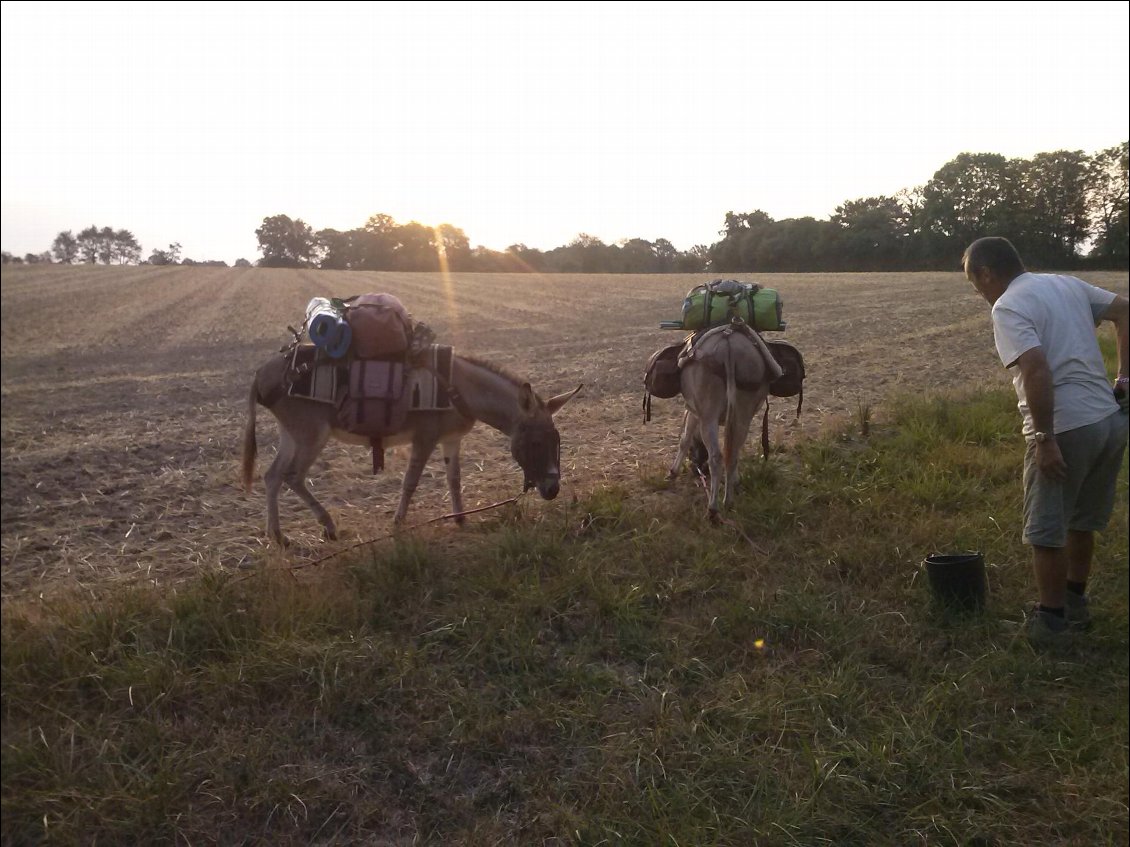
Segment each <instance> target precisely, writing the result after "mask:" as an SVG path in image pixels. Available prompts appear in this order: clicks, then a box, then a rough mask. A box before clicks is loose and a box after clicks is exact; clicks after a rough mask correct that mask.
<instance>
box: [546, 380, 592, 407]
mask: <svg viewBox="0 0 1130 847" xmlns="http://www.w3.org/2000/svg"><path fill="white" fill-rule="evenodd" d="M584 387H585V384H584V383H583V382H582V383H581V384H580V385H578V386H577V387H576V388H574V389H573V390H572V391H566V392H565V393H564V394H558V395H557V396H556V397H550V398H549V399H548V400H546V401H545V408H546V409H548V410H549V413H550V414H551V415H556V414H557V412H558V410H559V409H560V408H561V407H562V406H564V405H565V404H566V403H568V402H569V401H570V400H572V399H573V395H574V394H576V393H577V392H578V391H580V390H581V389H582V388H584Z"/></svg>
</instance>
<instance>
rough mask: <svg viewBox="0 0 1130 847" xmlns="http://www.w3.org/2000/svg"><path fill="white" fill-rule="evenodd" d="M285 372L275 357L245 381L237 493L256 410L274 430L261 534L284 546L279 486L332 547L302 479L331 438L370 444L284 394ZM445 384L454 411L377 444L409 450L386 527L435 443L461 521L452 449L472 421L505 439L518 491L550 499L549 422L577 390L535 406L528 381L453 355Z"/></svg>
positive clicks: (553, 442)
mask: <svg viewBox="0 0 1130 847" xmlns="http://www.w3.org/2000/svg"><path fill="white" fill-rule="evenodd" d="M287 368H288V363H287V360H286V358H285V357H283V356H277V355H276V356H274V357H272V358H271V359H270V360H269V361H268V362H266V363H265V364H263V365H262V366H261V367H260V368H259V369H258V370H257V371H256V372H255V377H254V379H253V380H252V382H251V390H250V392H249V394H248V400H247V409H248V416H247V425H246V427H245V429H244V434H243V463H242V472H243V473H242V477H243V485H244V488H245V490H247V491H250V490H251V486H252V477H253V475H254V472H255V458H256V454H257V451H258V448H257V445H256V441H255V411H256V406H258V405H263V406H265V407H267V408H268V409H269V410H270V412H271V413H272V414H273V415H274V416H275V418H276V419H277V420H278V424H279V447H278V454H277V455H276V456H275V460H274V462H272V463H271V467H270V468H269V469H268V470H267V472H266V474H265V475H264V477H263V480H264V482H265V483H266V487H267V535H268V536H269V537H270V538H271V539H273V540H274V541H275V542H276V543H278V544H279V545H280V546H285V545H286V544H287V543H288V542H287V540H286V538H285V537H284V536H283V533H282V530H281V529H280V527H279V491H280V489H281V488H282V486H283V484H284V483H285V484H286V485H287V487H288V488H290V489H291V490H292V491H293V492H294V493H296V494H297V495H298V496H299V497H301V498H302V500H303V502H305V503H306V505H307V506H309V507H310V509H311V511H313V512H314V515H315V517H317V519H318V522H319V523H321V525H322V530H323V533H324V535H325V537H326V538H327V539H328V540H334V539H336V538H337V527H336V526H335V525H334V521H333V518H331V517H330V514H329V512H327V511H326V509H325V507H324V506H322V504H321V503H319V502H318V499H317V498H316V497H315V496H314V494H313V493H312V492H311V491H310V489H309V488H307V486H306V474H307V473H308V472H309V470H310V466H311V465H312V464H313V463H314V460H315V459H317V458H318V455H319V454H320V453H321V452H322V449H323V448H324V447H325V446H326V443H327V442H328V441H329V439H330V438H331V437H333V438H336V439H338V440H339V441H343V442H345V443H347V444H359V445H366V446H368V445H369V444H370V441H369V439H368V438H366V437H364V436H358V435H352V434H350V433H349V432H346V431H344V430H342V429H339V428H338V424H337V418H336V414H335V410H334V407H333V405H332V404H329V403H320V402H317V401H313V400H310V399H306V398H302V397H294V396H290V395H288V394H287V391H286V378H287ZM445 382H446V383H447V384H446V388H447V389H448V393H449V395H450V396H451V398H452V401H453V405H454V406H455V408H454V409H448V410H441V411H437V410H429V411H411V412H409V413H408V419H407V422H406V423H405V426H404V428H403V429H402V430H401V431H400V432H398V433H396V434H395V435H392V436H389V437H387V438H385V439H384V444H385V445H386V446H390V447H391V446H396V445H398V444H411V445H412V453H411V457H410V458H409V461H408V468H407V470H405V472H404V480H403V482H402V484H401V488H400V503H399V505H397V507H396V514H395V516H394V518H393V520H394V523H395V524H398V525H399V524H401V523H403V521H404V518H405V516H406V515H407V514H408V504H409V502H410V501H411V500H412V495H413V493H414V492H415V491H416V486H417V484H418V483H419V482H420V475H421V474H422V473H423V471H424V466H425V465H426V464H427V462H428V458H429V457H430V456H431V454H432V452H433V451H434V450H435V447H436V444H439V445H440V446H441V447H442V451H443V461H444V466H445V470H446V473H447V486H448V490H449V491H450V492H451V505H452V511H453V512H455V513H456V515H457V517H456V520H457V521H458V522H460V523H462V521H463V518H462V517H459V516H458V515H459V513H460V512H462V511H463V491H462V477H461V472H460V468H459V447H460V442H461V441H462V439H463V436H465V435H466V434H467V433H468V432H470V431H471V428H472V427H473V426H474V425H475V422H476V421H482V422H483V423H485V424H487V425H488V426H490V427H493V428H494V429H497V430H498V431H499V432H501V433H503V434H504V435H506V436H508V437H509V438H510V454H511V455H512V456H513V457H514V459H515V460H516V461H517V462H518V464H519V466H520V467H521V468H522V472H523V474H524V476H525V479H524V488H523V490H524V491H529V490H530V489H531V488H536V489H537V491H538V493H539V494H540V495H541V496H542V498H544V499H546V500H552V499H553V498H555V497H556V496H557V493H558V491H559V488H560V481H561V467H560V449H561V448H560V444H561V441H560V436H559V435H558V432H557V428H556V427H555V426H554V424H553V415H554V414H555V413H556V412H557V411H558V410H559V409H561V407H562V406H564V405H565V404H566V403H567V402H568V401H569V400H570V399H571V398H572V397H573V395H575V394H576V393H577V392H578V391H580V390H581V388H582V387H583V386H582V385H578V386H577V387H576V388H575V389H573V390H572V391H570V392H567V393H565V394H559V395H557V396H556V397H553V398H551V399H549V400H542V399H541V398H540V397H539V396H538V395H537V394H536V393H535V392H534V390H533V388H532V387H531V386H530V384H529V383H528V382H526V381H524V380H521V379H519V378H517V377H515V376H513V375H511V374H508V373H507V372H505V371H504V370H502V369H501V368H498V367H496V366H494V365H492V364H490V363H488V362H485V361H483V360H481V359H477V358H474V357H471V356H460V355H454V356H453V357H452V369H451V377H450V380H445Z"/></svg>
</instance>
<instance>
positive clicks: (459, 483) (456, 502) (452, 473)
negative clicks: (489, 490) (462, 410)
mask: <svg viewBox="0 0 1130 847" xmlns="http://www.w3.org/2000/svg"><path fill="white" fill-rule="evenodd" d="M462 442H463V437H462V436H459V437H458V438H448V439H445V440H444V441H442V442H440V447H441V448H442V450H443V468H444V470H445V471H446V472H447V490H448V492H449V493H450V494H451V511H452V512H453V513H454V514H455V515H456V518H455V522H456V523H457V524H459V525H462V524H463V523H464V522H465V521H466V520H467V518H465V517H464V516H463V515H462V514H460V513H461V512H462V511H463V471H462V469H461V468H460V467H459V447H460V446H461V444H462Z"/></svg>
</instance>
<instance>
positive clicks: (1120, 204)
mask: <svg viewBox="0 0 1130 847" xmlns="http://www.w3.org/2000/svg"><path fill="white" fill-rule="evenodd" d="M1128 148H1130V144H1128V143H1127V142H1125V141H1123V142H1122V143H1121V144H1117V145H1115V146H1114V147H1108V148H1107V149H1105V150H1101V151H1099V152H1098V153H1096V154H1095V155H1094V156H1093V157H1092V158H1091V163H1090V167H1089V168H1088V172H1087V207H1088V212H1089V217H1090V223H1091V235H1092V237H1093V238H1094V241H1095V244H1094V249H1093V250H1092V251H1091V256H1092V257H1093V258H1095V259H1098V260H1099V261H1101V262H1103V263H1105V264H1108V265H1110V266H1111V267H1118V268H1125V267H1126V266H1127V264H1130V213H1128V205H1130V204H1128V194H1130V191H1128V188H1130V168H1128V156H1127V152H1128Z"/></svg>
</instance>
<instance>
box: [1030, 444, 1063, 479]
mask: <svg viewBox="0 0 1130 847" xmlns="http://www.w3.org/2000/svg"><path fill="white" fill-rule="evenodd" d="M1036 467H1037V468H1039V469H1040V473H1042V474H1043V475H1044V476H1046V477H1047V478H1048V479H1054V480H1055V481H1056V482H1063V481H1064V480H1065V479H1067V462H1065V461H1063V453H1061V452H1060V450H1059V445H1058V444H1056V441H1055V439H1054V438H1049V439H1048V440H1047V441H1045V442H1044V443H1043V444H1037V445H1036Z"/></svg>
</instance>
